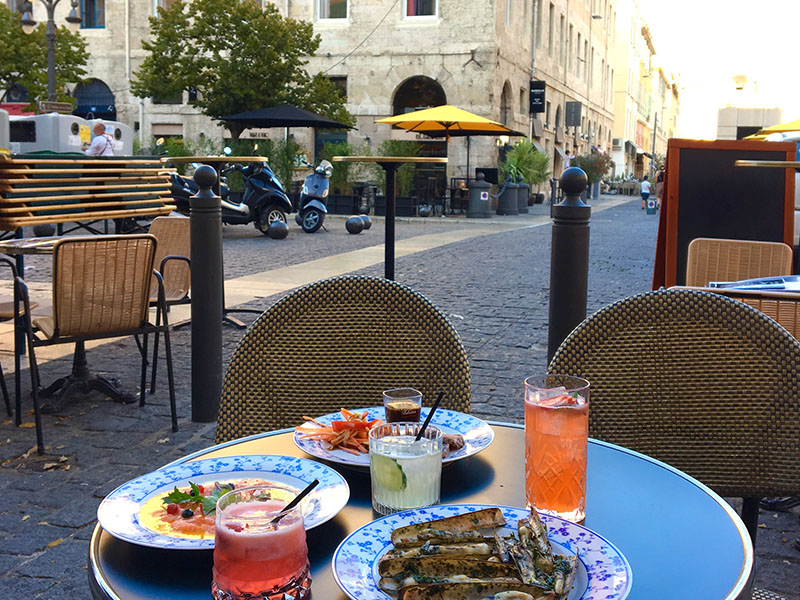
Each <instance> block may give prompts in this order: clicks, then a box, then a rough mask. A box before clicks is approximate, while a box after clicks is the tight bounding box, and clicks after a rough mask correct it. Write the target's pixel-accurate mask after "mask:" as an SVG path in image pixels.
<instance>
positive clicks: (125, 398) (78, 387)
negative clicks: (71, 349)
mask: <svg viewBox="0 0 800 600" xmlns="http://www.w3.org/2000/svg"><path fill="white" fill-rule="evenodd" d="M118 385H119V383H118V382H114V381H110V380H108V379H106V378H105V377H102V376H100V375H94V374H92V372H91V371H89V365H88V363H87V362H86V347H85V345H84V342H75V353H74V354H73V356H72V373H70V374H69V376H67V377H61V378H60V379H56V380H55V381H54V382H53V383H51V384H50V385H49V386H47V387H46V388H44V389H43V390H42V391H41V392H39V397H41V398H49V397H51V396H52V397H53V403H52V404H44V405H42V407H41V411H42V412H43V413H54V412H58V411H59V410H61V408H62V407H63V406H64V403H65V402H66V401H67V400H68V399H69V398H70V397H72V395H73V394H74V393H80V394H88V393H89V392H92V391H98V392H102V393H103V394H105V395H106V396H108V397H109V398H111V399H112V400H114V401H115V402H121V403H123V404H131V403H132V402H136V395H135V394H129V393H127V392H123V391H122V390H120V389H119V388H118V387H117V386H118Z"/></svg>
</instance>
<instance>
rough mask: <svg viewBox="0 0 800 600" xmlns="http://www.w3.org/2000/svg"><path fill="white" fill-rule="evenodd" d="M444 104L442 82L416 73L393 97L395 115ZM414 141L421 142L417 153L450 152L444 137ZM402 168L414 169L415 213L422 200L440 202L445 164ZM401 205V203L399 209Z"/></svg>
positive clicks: (412, 187)
mask: <svg viewBox="0 0 800 600" xmlns="http://www.w3.org/2000/svg"><path fill="white" fill-rule="evenodd" d="M442 104H447V95H446V94H445V93H444V88H442V86H441V84H439V82H438V81H436V80H435V79H432V78H430V77H426V76H424V75H415V76H414V77H409V78H408V79H406V80H405V81H404V82H403V83H401V84H400V85H399V86H398V87H397V90H396V91H395V93H394V98H393V100H392V115H402V114H405V113H408V112H413V111H415V110H418V109H420V108H432V107H434V106H441V105H442ZM415 141H416V142H417V143H418V144H419V149H418V152H417V154H418V156H434V157H444V156H447V141H446V139H444V138H429V137H426V136H422V135H421V136H419V138H418V139H416V140H415ZM401 168H403V169H407V170H409V171H410V170H413V177H412V183H411V192H410V193H411V200H410V205H409V210H410V211H411V213H412V214H416V207H417V206H418V205H419V204H430V205H435V204H440V202H441V198H442V197H443V196H444V193H445V189H446V188H447V170H446V169H447V166H446V165H407V166H404V167H401ZM399 206H400V205H399V204H398V210H400V209H399ZM398 214H400V213H399V212H398Z"/></svg>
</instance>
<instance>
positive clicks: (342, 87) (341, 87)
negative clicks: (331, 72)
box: [328, 75, 347, 102]
mask: <svg viewBox="0 0 800 600" xmlns="http://www.w3.org/2000/svg"><path fill="white" fill-rule="evenodd" d="M328 79H330V80H331V83H332V84H333V86H334V87H335V88H336V91H337V92H338V93H339V97H340V98H341V99H342V100H344V101H345V102H347V76H346V75H335V76H331V77H328Z"/></svg>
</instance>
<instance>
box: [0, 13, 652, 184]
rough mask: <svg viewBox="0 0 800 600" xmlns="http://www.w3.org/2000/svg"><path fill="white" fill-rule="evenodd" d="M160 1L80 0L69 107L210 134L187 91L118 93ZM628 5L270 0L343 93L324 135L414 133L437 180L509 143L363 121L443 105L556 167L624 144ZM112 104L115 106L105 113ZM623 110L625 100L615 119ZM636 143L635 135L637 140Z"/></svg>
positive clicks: (357, 140) (489, 162) (636, 110)
mask: <svg viewBox="0 0 800 600" xmlns="http://www.w3.org/2000/svg"><path fill="white" fill-rule="evenodd" d="M8 1H9V2H13V1H14V0H8ZM262 1H263V0H262ZM169 2H170V0H80V4H81V14H82V15H83V16H84V23H83V24H82V26H81V27H82V33H83V35H84V37H85V38H86V39H87V42H88V47H89V51H90V54H91V57H90V60H89V64H88V69H87V70H88V72H89V76H90V77H91V78H92V79H91V81H90V82H89V83H87V84H84V85H81V86H78V87H77V88H76V89H75V90H74V95H75V96H76V97H77V99H78V105H79V109H80V110H83V111H84V112H87V111H89V110H90V109H93V110H91V112H92V113H93V115H92V116H95V117H100V118H111V119H116V120H118V121H121V122H123V123H126V124H128V125H130V126H131V127H132V128H133V129H134V132H135V135H137V136H138V137H139V139H140V142H141V145H142V146H144V147H148V146H152V144H153V141H154V140H155V139H157V138H158V137H162V136H168V135H169V136H182V137H183V138H184V139H190V140H192V141H198V140H199V139H200V138H202V137H206V138H209V139H212V140H214V141H215V142H218V143H219V142H221V141H222V139H223V137H224V136H225V135H226V132H225V130H224V129H223V128H221V127H219V126H218V124H216V123H214V122H213V121H211V120H210V119H208V118H207V117H204V116H203V115H201V114H200V113H199V112H198V111H197V110H195V109H193V108H192V107H191V106H190V105H189V104H188V100H189V98H188V92H184V93H183V95H182V97H180V98H173V99H160V100H158V99H152V98H147V99H139V98H136V97H134V96H132V94H131V93H130V85H129V82H130V79H131V77H132V75H133V73H134V72H135V71H136V69H137V68H138V67H139V66H140V64H141V62H142V60H143V59H144V57H145V53H144V51H143V50H142V45H141V41H142V40H143V39H146V38H147V36H148V35H149V23H148V17H150V16H153V15H154V14H156V11H157V7H158V6H159V5H161V6H165V5H166V3H169ZM635 3H636V0H504V1H492V0H477V1H476V2H472V3H464V2H462V1H461V0H399V1H398V0H280V1H279V2H278V3H277V6H278V9H279V11H280V12H281V13H282V14H283V15H285V16H289V17H292V18H295V19H301V20H306V21H310V22H312V23H313V24H314V28H315V31H316V32H317V33H318V34H319V35H320V36H321V40H322V43H321V46H320V48H319V51H318V52H317V55H316V56H314V57H312V58H311V62H310V64H309V69H310V71H311V72H313V73H316V72H323V73H325V74H326V75H327V76H329V77H332V78H335V80H336V81H337V82H338V83H339V84H340V85H341V87H342V89H343V90H345V93H346V98H347V108H348V110H349V111H350V112H351V113H352V114H353V115H354V116H355V117H356V120H357V128H356V129H355V130H353V131H351V132H349V133H347V134H336V135H334V136H333V138H332V139H337V135H338V137H342V136H345V135H346V136H347V139H348V140H349V141H350V142H351V143H352V144H354V145H356V146H361V145H367V146H369V148H370V149H371V151H372V152H373V153H374V152H375V151H377V148H378V146H379V145H380V144H381V142H382V141H383V140H385V139H389V138H392V139H416V140H417V141H420V142H423V143H424V152H425V153H427V154H429V155H434V156H443V155H447V156H448V157H449V159H450V160H449V162H448V166H447V173H446V175H447V177H465V176H467V175H468V174H467V170H466V163H467V149H468V147H469V163H470V167H471V169H470V170H471V173H469V176H473V177H474V176H475V170H474V167H486V168H496V167H497V166H498V162H499V160H501V159H502V154H503V150H504V147H503V144H504V143H509V141H508V140H504V139H499V138H497V137H474V136H473V137H472V138H470V139H469V142H468V141H467V139H465V138H459V137H453V138H451V139H450V140H449V142H448V141H446V140H430V139H428V138H419V137H418V136H415V135H414V134H409V133H406V132H401V131H396V130H392V129H390V127H389V126H388V125H380V124H376V123H375V121H376V120H377V119H379V118H381V117H385V116H388V115H392V114H398V113H401V112H406V111H409V110H414V109H416V108H420V107H427V106H436V105H438V104H444V103H446V104H453V105H456V106H459V107H460V108H463V109H466V110H468V111H471V112H474V113H477V114H479V115H481V116H484V117H488V118H491V119H494V120H496V121H500V122H502V123H503V124H505V125H507V126H508V127H509V128H511V129H513V130H515V131H518V132H521V133H523V134H525V135H527V136H530V137H532V138H533V140H534V142H535V143H536V144H537V146H538V147H539V148H540V149H542V150H543V151H545V152H546V153H547V154H548V155H549V156H550V157H551V169H552V171H553V173H554V174H555V175H556V176H557V175H558V174H559V173H560V172H561V170H562V169H563V167H564V165H565V161H564V157H565V156H566V153H567V150H572V151H573V152H574V153H577V154H585V153H589V152H591V151H593V150H599V151H608V152H610V151H612V147H613V140H614V138H624V139H625V140H631V141H635V140H636V139H638V138H637V137H636V135H637V131H639V129H641V128H639V129H637V123H638V121H637V119H638V120H644V119H643V114H640V113H641V110H642V109H641V108H640V107H639V105H638V104H635V103H632V105H631V107H629V109H628V117H630V115H631V114H632V113H633V114H635V115H636V119H635V120H633V121H631V124H630V127H629V126H628V123H627V120H630V119H627V120H625V122H624V123H617V124H616V125H615V102H617V103H618V102H619V96H618V94H617V89H616V86H615V82H617V81H620V80H621V77H624V76H627V74H628V73H629V72H630V71H631V70H632V69H634V70H635V69H638V68H639V65H640V61H639V59H640V48H639V45H637V46H636V48H635V49H634V50H630V49H625V50H624V51H620V50H619V47H620V45H625V44H628V43H629V42H631V40H629V39H628V37H627V36H626V37H623V39H619V33H620V31H623V30H626V31H627V30H628V29H630V30H631V31H633V30H634V29H635V28H640V26H641V25H640V24H639V23H638V22H636V24H630V27H629V25H628V24H623V23H621V22H620V16H619V15H621V14H625V15H627V14H632V13H634V12H636V11H633V10H632V9H628V8H625V9H624V10H623V11H622V12H620V10H618V4H619V5H621V6H628V5H634V6H635ZM68 11H69V2H68V1H67V0H64V1H62V2H61V3H60V5H59V6H58V8H57V11H56V20H57V21H59V22H60V21H61V20H63V19H64V18H65V17H66V15H67V13H68ZM34 17H35V19H36V20H43V19H45V18H46V17H45V13H44V8H43V7H42V6H40V3H35V4H34ZM631 60H634V62H633V63H632V64H633V66H630V64H629V63H630V61H631ZM620 61H622V62H623V66H621V67H620V66H618V64H617V63H619V62H620ZM626 61H627V62H626ZM637 61H639V62H637ZM531 80H537V81H540V82H544V84H543V85H544V87H545V93H544V97H545V100H544V103H543V105H542V109H543V112H541V113H536V114H533V115H532V114H531V113H530V111H529V101H530V97H529V87H530V82H531ZM632 99H635V100H640V98H637V97H633V98H632ZM567 103H573V104H571V106H573V107H574V106H576V105H577V104H579V106H580V116H579V117H578V118H577V120H576V124H575V125H570V126H567ZM575 103H577V104H575ZM112 107H113V111H108V110H106V109H108V108H112ZM617 109H618V107H617ZM617 112H619V110H617ZM624 115H625V112H624V111H623V112H622V113H621V115H620V114H618V115H617V116H618V118H619V117H621V116H622V117H623V118H625V117H624ZM617 129H619V130H620V132H621V133H619V135H618V134H617ZM292 134H293V136H294V137H295V140H296V141H298V142H300V143H301V144H302V145H303V146H304V147H305V148H306V149H307V150H308V151H309V154H310V155H312V154H313V152H314V147H315V146H317V145H318V144H319V140H315V139H314V138H315V133H314V132H313V131H310V130H300V129H297V130H292ZM263 135H278V133H276V132H272V133H267V132H258V131H252V130H251V131H250V132H246V133H245V135H244V136H243V137H248V136H250V137H259V136H263ZM510 143H513V138H512V139H511V140H510ZM468 144H469V145H468ZM644 146H645V144H644V143H643V142H642V140H639V143H637V148H641V147H644ZM507 147H508V146H505V148H507ZM441 176H442V174H437V177H439V178H440V179H441V178H442V177H441Z"/></svg>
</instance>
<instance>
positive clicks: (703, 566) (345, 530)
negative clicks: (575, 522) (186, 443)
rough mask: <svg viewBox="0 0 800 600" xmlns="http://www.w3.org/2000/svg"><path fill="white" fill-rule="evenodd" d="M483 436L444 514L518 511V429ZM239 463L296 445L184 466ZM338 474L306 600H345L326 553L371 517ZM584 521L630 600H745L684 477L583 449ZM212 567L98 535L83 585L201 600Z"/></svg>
mask: <svg viewBox="0 0 800 600" xmlns="http://www.w3.org/2000/svg"><path fill="white" fill-rule="evenodd" d="M492 425H493V427H494V430H495V434H496V437H495V440H494V443H493V444H492V445H491V446H489V447H488V448H487V449H485V450H484V451H483V452H481V453H480V454H477V455H475V456H473V457H470V458H467V459H464V460H461V461H457V462H455V463H453V464H452V465H451V466H449V467H448V468H446V469H445V470H444V471H443V472H442V503H476V504H496V505H509V506H524V505H525V488H524V486H525V467H524V450H523V448H524V432H523V429H522V427H521V426H519V425H510V424H500V423H493V424H492ZM240 454H281V455H289V456H306V455H305V454H304V453H303V452H302V451H301V450H299V449H298V448H297V447H296V446H295V445H294V443H293V441H292V431H290V430H283V431H276V432H270V433H265V434H260V435H257V436H252V437H249V438H244V439H242V440H238V441H234V442H230V443H227V444H222V445H219V446H215V447H213V448H209V449H207V450H203V451H201V452H198V453H196V454H193V455H191V456H188V457H186V458H185V459H182V461H188V460H194V459H199V458H211V457H219V456H230V455H240ZM510 457H514V458H515V460H514V459H512V460H509V458H510ZM182 461H180V462H182ZM334 466H335V465H334ZM340 472H341V473H342V475H344V477H345V478H346V479H347V481H348V483H349V485H350V501H349V502H348V504H347V506H345V508H344V509H342V511H341V512H340V513H339V514H338V515H337V516H336V517H335V518H334V519H332V520H331V521H329V522H327V523H325V524H323V525H320V526H319V527H316V528H314V529H312V530H311V531H309V532H308V542H309V543H308V548H309V559H310V561H311V575H312V577H313V584H312V592H313V598H314V600H327V599H336V600H340V599H342V598H344V594H343V593H342V592H341V591H340V590H339V588H338V587H337V585H336V583H335V582H334V579H333V573H332V571H331V559H332V557H333V553H334V551H335V549H336V547H337V546H338V544H339V543H340V542H341V541H342V540H343V539H344V538H345V537H346V536H347V535H348V534H349V533H351V532H352V531H354V530H355V529H357V528H359V527H361V526H362V525H365V524H366V523H368V522H370V521H372V520H374V519H376V518H378V517H379V515H377V514H376V513H374V512H373V511H372V505H371V501H370V481H369V472H367V471H364V472H358V471H352V470H344V469H340ZM586 514H587V518H586V526H587V527H588V528H590V529H592V530H594V531H596V532H597V533H599V534H600V535H602V536H603V537H605V538H606V539H608V540H609V541H611V542H612V543H613V544H614V545H616V546H617V548H619V549H620V550H621V551H622V552H623V554H625V556H626V557H627V558H628V560H629V561H630V564H631V568H632V571H633V588H632V590H631V593H630V596H629V599H630V600H653V599H654V598H658V599H659V600H669V599H675V600H686V599H687V598H703V599H704V600H722V599H726V600H727V599H731V600H732V599H734V598H743V597H744V590H745V588H746V584H747V580H748V577H749V576H750V573H751V570H752V568H753V546H752V544H751V542H750V536H749V535H748V533H747V530H746V529H745V527H744V524H743V523H742V521H741V519H740V518H739V517H738V515H736V513H735V512H734V511H733V509H732V508H731V507H730V506H729V505H728V504H727V503H726V502H725V501H724V500H723V499H722V498H720V497H719V496H718V495H717V494H715V493H714V492H712V491H711V490H709V489H708V488H707V487H705V486H704V485H702V484H701V483H698V482H697V481H695V480H694V479H692V478H691V477H689V476H688V475H685V474H684V473H681V472H680V471H678V470H676V469H673V468H672V467H669V466H667V465H665V464H663V463H661V462H658V461H656V460H653V459H651V458H648V457H646V456H644V455H642V454H638V453H636V452H632V451H630V450H626V449H625V448H621V447H619V446H614V445H612V444H607V443H604V442H599V441H595V440H591V441H590V444H589V463H588V491H587V507H586ZM211 565H212V552H211V551H201V550H194V551H178V550H159V549H153V548H147V547H143V546H136V545H133V544H130V543H127V542H123V541H120V540H117V539H115V538H113V537H111V536H110V535H109V534H108V533H106V532H105V531H103V529H102V528H101V527H100V526H99V525H97V526H96V527H95V530H94V533H93V535H92V540H91V544H90V548H89V585H90V588H91V590H92V594H93V596H94V598H96V599H109V598H111V599H123V600H145V599H146V600H157V599H164V598H169V599H170V600H190V599H191V600H205V599H207V598H209V597H210V590H211Z"/></svg>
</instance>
